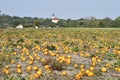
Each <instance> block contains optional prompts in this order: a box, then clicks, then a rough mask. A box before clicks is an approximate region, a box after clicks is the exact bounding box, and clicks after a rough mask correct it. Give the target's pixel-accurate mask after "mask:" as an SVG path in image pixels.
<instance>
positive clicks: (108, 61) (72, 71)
mask: <svg viewBox="0 0 120 80" xmlns="http://www.w3.org/2000/svg"><path fill="white" fill-rule="evenodd" d="M0 79H2V80H118V79H120V29H110V28H109V29H97V28H96V29H95V28H94V29H90V28H89V29H88V28H86V29H85V28H81V29H79V28H71V29H68V28H66V29H64V28H59V29H56V28H54V29H52V28H51V29H32V28H30V29H12V28H11V29H0Z"/></svg>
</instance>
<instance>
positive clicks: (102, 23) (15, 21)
mask: <svg viewBox="0 0 120 80" xmlns="http://www.w3.org/2000/svg"><path fill="white" fill-rule="evenodd" d="M19 24H22V25H23V26H24V27H34V26H39V25H44V26H47V27H48V26H51V27H54V26H56V25H58V26H60V27H79V28H82V27H84V28H86V27H87V28H109V27H114V28H116V27H117V28H119V27H120V26H119V25H120V17H117V18H116V19H115V20H112V19H110V18H109V17H106V18H104V19H96V18H94V17H90V18H89V19H87V18H80V19H78V20H72V19H67V20H64V19H60V20H59V22H58V23H57V24H54V23H52V22H51V18H46V19H43V18H37V17H34V18H32V17H24V18H21V17H18V16H13V17H12V16H9V15H5V14H3V15H1V16H0V27H1V28H2V27H11V26H12V27H15V26H17V25H19Z"/></svg>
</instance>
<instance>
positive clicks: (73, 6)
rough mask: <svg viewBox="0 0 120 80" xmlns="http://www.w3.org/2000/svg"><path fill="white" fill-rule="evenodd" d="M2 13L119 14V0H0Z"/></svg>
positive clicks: (45, 15) (41, 15)
mask: <svg viewBox="0 0 120 80" xmlns="http://www.w3.org/2000/svg"><path fill="white" fill-rule="evenodd" d="M0 10H1V13H2V14H7V15H10V16H19V17H39V18H51V17H52V14H53V13H54V15H55V16H56V17H58V18H61V19H68V18H70V19H80V18H86V17H96V18H98V19H103V18H105V17H109V18H111V19H115V18H117V17H118V16H120V0H0Z"/></svg>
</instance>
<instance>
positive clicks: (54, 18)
mask: <svg viewBox="0 0 120 80" xmlns="http://www.w3.org/2000/svg"><path fill="white" fill-rule="evenodd" d="M58 21H59V18H57V17H55V16H54V14H53V15H52V22H53V23H58Z"/></svg>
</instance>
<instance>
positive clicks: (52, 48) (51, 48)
mask: <svg viewBox="0 0 120 80" xmlns="http://www.w3.org/2000/svg"><path fill="white" fill-rule="evenodd" d="M46 48H47V49H48V50H52V51H53V50H56V47H55V46H54V45H50V46H46Z"/></svg>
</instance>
